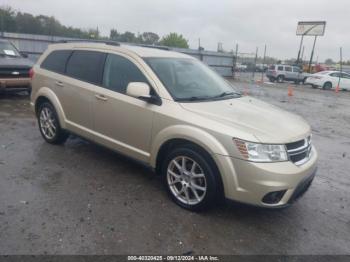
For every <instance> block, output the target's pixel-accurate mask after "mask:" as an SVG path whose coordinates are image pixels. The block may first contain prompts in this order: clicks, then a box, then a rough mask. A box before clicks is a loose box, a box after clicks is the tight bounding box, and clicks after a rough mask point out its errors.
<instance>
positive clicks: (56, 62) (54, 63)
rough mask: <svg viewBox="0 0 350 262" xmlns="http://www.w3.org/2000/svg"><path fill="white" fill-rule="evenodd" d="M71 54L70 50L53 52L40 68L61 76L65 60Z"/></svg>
mask: <svg viewBox="0 0 350 262" xmlns="http://www.w3.org/2000/svg"><path fill="white" fill-rule="evenodd" d="M71 53H72V51H71V50H56V51H53V52H51V53H50V54H49V55H48V56H47V57H46V59H45V60H44V61H43V62H42V63H41V65H40V67H41V68H44V69H47V70H50V71H53V72H56V73H61V74H63V73H64V71H65V68H66V63H67V60H68V58H69V56H70V55H71Z"/></svg>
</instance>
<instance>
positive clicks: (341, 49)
mask: <svg viewBox="0 0 350 262" xmlns="http://www.w3.org/2000/svg"><path fill="white" fill-rule="evenodd" d="M342 72H343V48H342V47H340V74H339V79H338V88H339V85H340V78H341V74H342Z"/></svg>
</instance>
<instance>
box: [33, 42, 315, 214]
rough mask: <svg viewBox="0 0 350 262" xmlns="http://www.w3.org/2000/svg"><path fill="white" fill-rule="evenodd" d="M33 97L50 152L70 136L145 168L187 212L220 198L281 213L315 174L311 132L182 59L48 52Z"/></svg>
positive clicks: (112, 48)
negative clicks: (91, 142) (154, 174)
mask: <svg viewBox="0 0 350 262" xmlns="http://www.w3.org/2000/svg"><path fill="white" fill-rule="evenodd" d="M32 88H33V91H32V94H31V105H32V107H33V109H34V111H35V114H36V116H37V119H38V125H39V130H40V132H41V135H42V136H43V138H44V139H45V140H46V141H47V142H48V143H51V144H61V143H64V142H65V141H66V139H67V138H68V136H69V133H70V132H72V133H74V134H78V135H80V136H82V137H85V138H87V139H89V140H91V141H94V142H96V143H98V144H101V145H104V146H106V147H108V148H110V149H112V150H116V151H118V152H121V153H123V154H125V155H127V156H129V157H131V158H134V159H137V160H138V161H142V162H144V163H146V164H147V165H149V166H151V167H152V168H154V170H155V171H156V173H157V174H159V175H160V176H161V177H162V179H163V181H164V185H165V187H166V189H167V191H168V193H169V195H170V197H171V198H172V199H173V200H174V201H175V202H176V203H177V204H178V205H180V206H181V207H184V208H186V209H190V210H200V209H204V208H208V207H210V206H212V205H213V204H215V203H217V201H219V199H222V198H223V197H226V198H227V199H231V200H235V201H239V202H243V203H248V204H252V205H256V206H262V207H269V208H275V207H284V206H287V205H289V204H290V203H292V202H293V201H294V200H295V199H296V198H298V197H300V196H301V195H302V194H303V193H304V192H305V191H306V190H307V189H308V187H309V186H310V184H311V181H312V180H313V178H314V175H315V172H316V165H317V164H316V162H317V152H316V150H315V148H314V147H313V145H312V142H311V129H310V126H309V125H308V124H307V123H306V122H305V121H304V120H303V119H302V118H301V117H299V116H296V115H294V114H292V113H289V112H285V111H283V110H281V109H278V108H277V107H275V106H272V105H269V104H267V103H265V102H262V101H259V100H257V99H255V98H252V97H247V96H241V95H240V94H239V93H238V92H237V91H235V89H234V88H233V87H232V86H231V85H230V84H229V83H228V82H227V81H226V80H224V79H223V78H222V77H221V76H219V75H218V74H217V73H215V72H214V71H213V70H211V69H210V68H209V67H207V66H206V65H204V64H203V63H202V62H200V61H198V60H197V59H195V58H193V57H191V56H188V55H185V54H181V53H177V52H172V51H165V50H159V49H155V48H146V47H137V46H128V45H121V46H118V45H117V44H114V43H106V44H102V43H98V44H97V43H77V42H75V43H66V44H55V45H50V46H49V48H48V50H47V51H46V52H45V53H44V54H43V55H42V56H41V57H40V59H39V60H38V62H37V63H36V65H35V66H34V68H33V78H32ZM94 161H98V160H97V159H94ZM96 175H98V174H96ZM116 179H117V177H116Z"/></svg>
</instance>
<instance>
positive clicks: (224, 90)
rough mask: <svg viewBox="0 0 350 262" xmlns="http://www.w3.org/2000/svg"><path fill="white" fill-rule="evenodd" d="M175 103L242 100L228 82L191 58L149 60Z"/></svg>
mask: <svg viewBox="0 0 350 262" xmlns="http://www.w3.org/2000/svg"><path fill="white" fill-rule="evenodd" d="M145 61H146V62H147V63H148V65H149V66H150V67H151V68H152V69H153V71H154V72H155V74H156V75H157V76H158V78H159V79H160V80H161V81H162V83H163V84H164V86H165V87H166V88H167V90H168V91H169V93H170V94H171V95H172V97H173V98H174V100H175V101H205V100H220V99H228V98H233V97H240V94H239V93H238V92H237V91H236V90H234V89H233V87H232V86H231V85H230V83H229V82H228V81H226V80H225V79H223V78H222V77H221V76H219V75H218V74H217V73H216V72H214V71H213V70H211V69H210V68H209V67H208V66H206V65H204V64H203V63H201V62H199V61H197V60H196V59H190V58H146V59H145Z"/></svg>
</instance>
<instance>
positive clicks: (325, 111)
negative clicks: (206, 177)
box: [0, 83, 350, 254]
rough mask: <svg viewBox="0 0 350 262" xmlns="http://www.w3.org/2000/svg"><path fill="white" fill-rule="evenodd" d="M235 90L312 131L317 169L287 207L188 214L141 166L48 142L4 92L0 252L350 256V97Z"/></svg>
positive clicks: (22, 101) (24, 108)
mask: <svg viewBox="0 0 350 262" xmlns="http://www.w3.org/2000/svg"><path fill="white" fill-rule="evenodd" d="M236 85H237V87H238V89H240V90H241V91H242V92H245V93H249V94H250V95H252V96H255V97H258V98H260V99H262V100H265V101H267V102H271V103H273V104H275V105H277V106H279V107H282V108H284V109H286V110H288V111H292V112H295V113H297V114H299V115H301V116H303V117H304V118H305V119H306V120H307V121H308V122H309V123H310V124H311V126H312V130H313V134H314V136H313V141H314V142H313V143H314V145H315V146H316V148H317V149H318V151H319V169H318V173H317V176H316V178H315V180H314V182H313V184H312V186H311V188H310V189H309V191H308V192H307V193H306V194H305V195H304V197H303V198H302V199H300V200H299V201H298V202H296V203H295V204H294V205H293V206H291V207H289V208H286V209H282V210H266V209H258V208H253V207H248V206H244V205H236V204H227V205H223V206H219V207H217V208H215V209H213V210H210V211H208V212H204V213H191V212H188V211H185V210H183V209H181V208H180V207H178V206H176V205H175V204H173V203H172V202H171V200H170V199H169V198H168V197H167V195H166V192H165V190H164V189H163V187H162V185H161V182H160V180H159V178H158V177H156V176H155V175H154V174H153V173H152V171H150V170H149V169H148V168H146V167H144V166H143V165H141V164H139V163H136V162H134V161H132V160H130V159H128V158H126V157H123V156H121V155H119V154H116V153H114V152H111V151H109V150H108V149H105V148H103V147H100V146H97V145H94V144H92V143H90V142H87V141H85V140H83V139H80V138H77V137H72V138H70V139H69V140H68V141H67V143H66V144H65V145H63V146H53V145H49V144H47V143H45V142H44V140H43V139H42V138H41V136H40V134H39V131H38V127H37V124H36V120H35V118H34V117H33V114H32V112H31V110H30V108H29V99H28V97H26V96H24V95H1V94H0V254H121V253H122V254H126V253H128V254H135V253H137V254H145V253H147V254H169V253H171V254H183V253H187V254H202V253H210V254H350V194H349V192H350V173H349V170H350V92H340V93H335V92H334V91H324V90H314V89H311V88H309V87H304V86H296V87H294V90H293V91H294V92H293V96H292V97H288V96H287V84H282V85H280V84H278V85H277V84H275V85H270V84H264V85H257V84H249V83H236Z"/></svg>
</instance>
